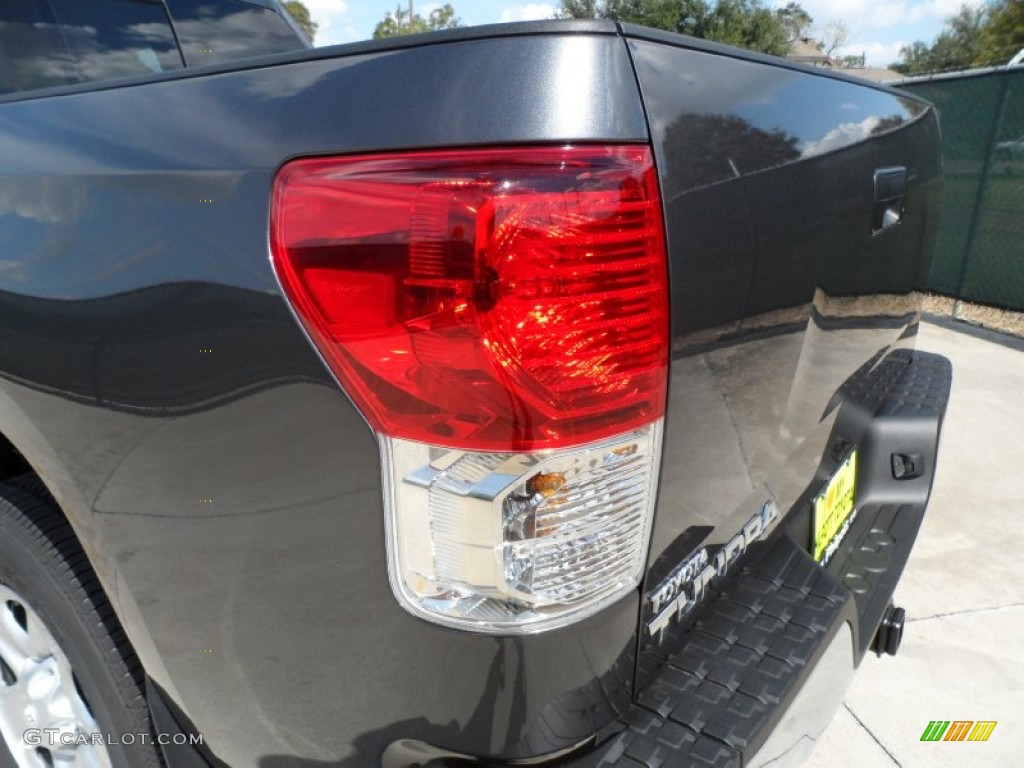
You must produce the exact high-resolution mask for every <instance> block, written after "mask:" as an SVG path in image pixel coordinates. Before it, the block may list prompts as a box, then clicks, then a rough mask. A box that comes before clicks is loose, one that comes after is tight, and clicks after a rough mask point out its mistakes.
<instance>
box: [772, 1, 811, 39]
mask: <svg viewBox="0 0 1024 768" xmlns="http://www.w3.org/2000/svg"><path fill="white" fill-rule="evenodd" d="M775 16H776V18H777V19H778V20H779V23H781V24H782V26H783V28H784V29H785V30H786V40H788V41H789V42H791V43H792V42H793V41H795V40H800V39H802V38H803V37H804V32H806V30H807V29H808V28H809V27H810V26H811V25H812V24H813V23H814V19H812V18H811V15H810V14H809V13H807V11H805V10H804V9H803V8H802V7H801V6H800V4H799V3H789V4H788V5H787V6H786V7H785V8H777V9H776V10H775Z"/></svg>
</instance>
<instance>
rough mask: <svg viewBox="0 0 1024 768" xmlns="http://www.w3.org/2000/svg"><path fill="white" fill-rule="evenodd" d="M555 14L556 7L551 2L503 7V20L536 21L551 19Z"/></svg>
mask: <svg viewBox="0 0 1024 768" xmlns="http://www.w3.org/2000/svg"><path fill="white" fill-rule="evenodd" d="M554 15H555V7H554V6H553V5H551V4H550V3H528V4H526V5H509V6H506V7H505V8H502V9H501V20H502V21H503V22H509V21H534V20H536V19H550V18H552V17H554Z"/></svg>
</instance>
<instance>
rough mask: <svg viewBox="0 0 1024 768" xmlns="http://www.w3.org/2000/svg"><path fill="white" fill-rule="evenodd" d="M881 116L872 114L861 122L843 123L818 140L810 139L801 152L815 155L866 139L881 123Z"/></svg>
mask: <svg viewBox="0 0 1024 768" xmlns="http://www.w3.org/2000/svg"><path fill="white" fill-rule="evenodd" d="M879 122H880V121H879V118H877V117H875V116H874V115H872V116H871V117H868V118H865V119H864V120H862V121H861V122H859V123H843V124H842V125H840V126H838V127H836V128H833V129H832V130H831V131H829V132H828V133H826V134H825V135H824V136H822V137H821V138H820V139H818V140H817V141H809V142H807V143H806V144H804V147H803V150H802V152H801V154H802V155H803V156H804V157H814V156H815V155H821V154H824V153H825V152H830V151H831V150H833V149H839V148H840V147H845V146H847V145H849V144H856V143H857V142H859V141H864V139H866V138H867V137H868V136H870V135H871V132H872V131H873V130H875V127H876V126H877V125H878V123H879Z"/></svg>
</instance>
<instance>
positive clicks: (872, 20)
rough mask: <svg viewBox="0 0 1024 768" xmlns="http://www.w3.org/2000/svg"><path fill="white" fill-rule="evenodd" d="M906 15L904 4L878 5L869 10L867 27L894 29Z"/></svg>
mask: <svg viewBox="0 0 1024 768" xmlns="http://www.w3.org/2000/svg"><path fill="white" fill-rule="evenodd" d="M906 15H907V4H906V3H901V2H895V3H879V4H878V5H876V6H874V7H873V8H872V9H871V15H870V16H869V17H868V26H870V27H895V26H896V25H897V24H899V23H900V22H901V21H903V19H904V17H905V16H906Z"/></svg>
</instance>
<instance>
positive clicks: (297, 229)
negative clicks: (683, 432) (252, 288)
mask: <svg viewBox="0 0 1024 768" xmlns="http://www.w3.org/2000/svg"><path fill="white" fill-rule="evenodd" d="M271 247H272V253H273V263H274V267H275V269H276V271H277V274H278V277H279V279H280V281H281V285H282V287H283V289H284V292H285V294H286V296H287V297H288V299H289V301H290V302H291V304H292V306H293V308H294V309H295V311H296V314H297V315H298V317H299V318H300V320H301V321H302V323H303V325H304V326H305V328H306V330H307V332H308V333H309V335H310V337H311V339H312V340H313V342H314V343H315V344H316V346H317V348H318V349H319V350H320V352H321V354H322V355H323V356H324V359H325V361H326V362H327V363H328V365H329V366H330V367H331V369H332V370H333V372H334V373H335V375H336V376H337V377H338V379H339V381H340V383H341V384H342V386H343V387H344V389H345V390H346V392H347V393H348V394H349V395H350V396H351V397H352V399H353V401H354V402H355V403H356V405H357V406H358V407H359V409H360V411H361V412H362V413H363V415H364V416H365V417H366V419H367V421H368V422H369V423H370V425H371V426H372V427H373V428H374V430H375V431H376V432H377V434H378V436H379V437H380V438H381V445H382V453H383V456H384V459H385V464H386V469H385V485H386V494H387V502H388V507H389V522H388V541H389V548H390V555H391V571H392V573H391V576H392V585H393V587H394V589H395V592H396V595H397V596H398V598H399V600H400V602H402V604H403V605H404V606H405V607H406V608H407V609H409V610H410V611H412V612H413V613H416V614H417V615H421V616H424V617H425V618H429V619H431V620H433V621H437V622H440V623H444V624H449V625H454V626H461V627H469V628H474V629H478V630H481V631H494V632H507V631H529V630H538V629H543V628H546V627H550V626H555V625H558V624H560V623H564V622H566V621H571V620H573V619H575V618H578V617H579V616H580V615H583V614H587V613H592V612H593V611H595V610H598V609H599V608H600V607H601V606H603V605H605V604H607V602H608V601H610V600H614V599H616V598H618V597H621V596H622V594H624V593H625V592H626V591H628V590H630V589H633V588H634V587H635V586H636V584H637V583H638V582H639V579H640V576H641V574H642V570H643V561H644V556H645V554H646V549H647V539H648V535H649V525H650V517H651V507H652V505H653V494H654V480H655V472H656V467H657V465H658V461H659V457H660V420H661V417H662V415H663V412H664V404H665V389H666V379H667V362H668V348H669V343H668V284H667V275H666V269H667V267H666V255H665V246H664V228H663V224H662V219H661V203H660V199H659V195H658V185H657V176H656V172H655V170H654V167H653V162H652V159H651V153H650V149H649V148H647V147H643V146H635V145H628V146H612V147H593V146H581V147H519V148H507V149H505V148H503V149H471V150H450V151H427V152H411V153H401V154H397V153H396V154H379V155H362V156H353V157H341V158H323V159H307V160H297V161H294V162H292V163H289V164H288V165H286V166H285V167H284V168H282V170H281V171H280V173H279V174H278V176H277V179H276V182H275V186H274V199H273V207H272V221H271Z"/></svg>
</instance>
